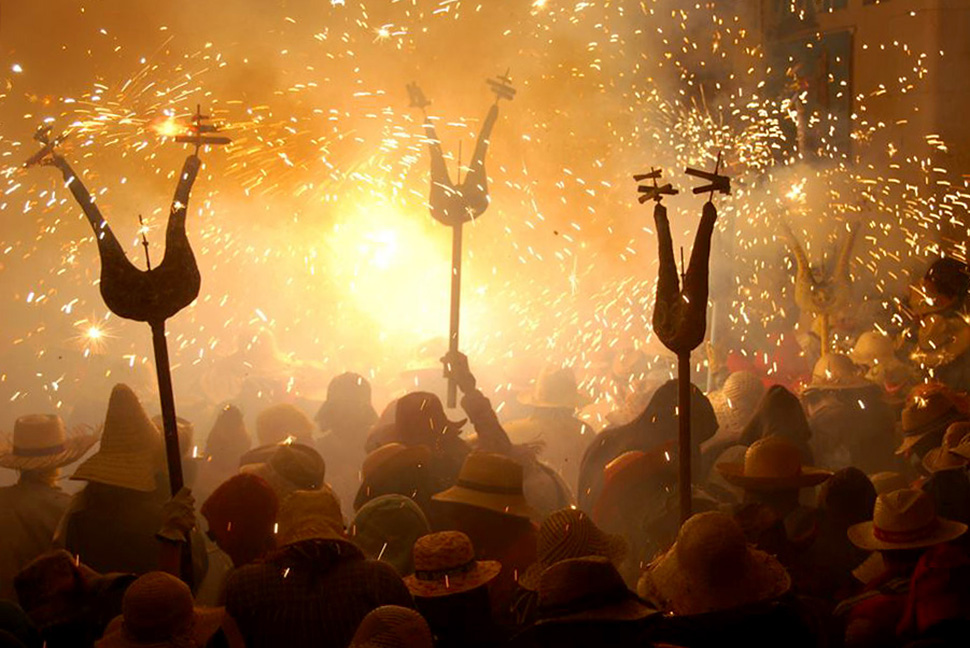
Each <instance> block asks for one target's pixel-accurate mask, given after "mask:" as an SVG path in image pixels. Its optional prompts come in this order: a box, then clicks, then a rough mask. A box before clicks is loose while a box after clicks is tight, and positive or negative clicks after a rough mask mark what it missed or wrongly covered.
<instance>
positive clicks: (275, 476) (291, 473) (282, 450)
mask: <svg viewBox="0 0 970 648" xmlns="http://www.w3.org/2000/svg"><path fill="white" fill-rule="evenodd" d="M265 450H266V454H265V456H263V457H262V459H263V461H262V462H261V463H255V464H246V465H244V466H242V467H241V468H240V470H241V472H245V473H251V474H254V475H258V476H260V477H262V478H263V479H265V480H266V483H268V484H269V485H270V486H271V487H272V489H273V490H274V491H276V496H277V498H279V499H280V500H282V499H283V498H285V497H286V496H287V495H289V494H290V493H292V492H293V491H297V490H318V489H320V488H321V487H323V486H324V485H325V481H324V478H325V476H326V469H327V466H326V464H325V463H324V461H323V457H321V456H320V453H319V452H317V451H316V450H314V449H313V448H311V447H310V446H308V445H303V444H302V443H282V444H280V445H277V446H272V447H270V448H266V449H265ZM250 454H251V453H250Z"/></svg>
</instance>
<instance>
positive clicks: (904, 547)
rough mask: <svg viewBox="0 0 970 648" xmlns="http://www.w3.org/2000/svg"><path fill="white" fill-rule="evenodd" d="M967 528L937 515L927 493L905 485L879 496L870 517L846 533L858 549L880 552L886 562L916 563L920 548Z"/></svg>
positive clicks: (936, 542)
mask: <svg viewBox="0 0 970 648" xmlns="http://www.w3.org/2000/svg"><path fill="white" fill-rule="evenodd" d="M966 530H967V525H966V524H963V523H960V522H955V521H953V520H948V519H945V518H941V517H939V516H938V515H937V512H936V506H935V505H934V502H933V498H932V497H931V496H930V495H928V494H927V493H924V492H923V491H919V490H912V489H908V488H906V489H901V490H897V491H893V492H891V493H887V494H885V495H879V496H878V497H877V498H876V503H875V506H874V507H873V511H872V520H871V521H866V522H860V523H858V524H854V525H852V526H851V527H849V530H848V534H849V540H851V541H852V544H854V545H855V546H857V547H859V548H860V549H865V550H867V551H878V552H880V553H882V554H883V559H884V560H885V562H886V563H887V565H892V564H906V565H909V566H915V564H916V561H917V560H919V556H920V554H921V553H922V552H923V551H925V550H926V549H928V548H930V547H933V546H936V545H938V544H942V543H944V542H949V541H951V540H955V539H957V538H959V537H960V536H962V535H963V534H964V533H965V532H966Z"/></svg>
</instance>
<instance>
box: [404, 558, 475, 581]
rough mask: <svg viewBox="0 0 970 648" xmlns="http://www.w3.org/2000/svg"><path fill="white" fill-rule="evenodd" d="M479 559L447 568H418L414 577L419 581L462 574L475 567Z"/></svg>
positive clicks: (438, 579)
mask: <svg viewBox="0 0 970 648" xmlns="http://www.w3.org/2000/svg"><path fill="white" fill-rule="evenodd" d="M477 564H478V561H477V560H475V559H474V558H472V559H471V560H469V561H468V562H466V563H465V564H463V565H458V566H457V567H446V568H445V569H416V570H414V577H415V578H417V579H418V580H419V581H440V580H444V579H445V578H447V577H449V576H461V575H463V574H467V573H468V572H470V571H472V570H473V569H475V565H477Z"/></svg>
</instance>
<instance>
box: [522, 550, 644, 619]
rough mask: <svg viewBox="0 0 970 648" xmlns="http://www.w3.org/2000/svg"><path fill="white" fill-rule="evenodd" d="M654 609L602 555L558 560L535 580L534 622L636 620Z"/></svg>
mask: <svg viewBox="0 0 970 648" xmlns="http://www.w3.org/2000/svg"><path fill="white" fill-rule="evenodd" d="M656 613H657V611H656V610H655V609H653V608H652V607H650V606H649V605H647V603H646V602H645V601H643V600H641V599H640V598H639V597H638V596H637V595H636V594H634V593H633V592H631V591H630V590H629V589H628V588H627V586H626V583H624V582H623V577H622V576H620V573H619V572H618V571H617V569H616V567H615V566H614V565H613V563H611V562H610V561H609V559H608V558H605V557H603V556H585V557H582V558H570V559H567V560H562V561H560V562H557V563H556V564H554V565H551V566H550V567H549V568H548V569H546V570H545V571H544V572H542V578H541V579H540V581H539V602H538V608H537V614H538V616H539V621H537V622H536V625H549V624H560V623H582V622H595V621H608V622H611V623H615V622H622V621H639V620H640V619H644V618H646V617H648V616H650V615H652V614H656Z"/></svg>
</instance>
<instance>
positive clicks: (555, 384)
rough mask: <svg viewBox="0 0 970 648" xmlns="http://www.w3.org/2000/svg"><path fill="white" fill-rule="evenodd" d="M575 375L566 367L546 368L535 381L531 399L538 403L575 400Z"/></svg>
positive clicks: (564, 402)
mask: <svg viewBox="0 0 970 648" xmlns="http://www.w3.org/2000/svg"><path fill="white" fill-rule="evenodd" d="M576 393H577V387H576V374H574V373H573V370H572V369H570V368H568V367H561V368H560V367H546V368H544V369H543V370H542V371H541V372H540V373H539V377H538V378H537V379H536V384H535V387H534V388H533V398H534V400H535V401H536V402H538V403H550V404H555V403H562V404H563V406H564V407H565V406H566V404H567V403H570V402H572V401H574V400H575V398H576Z"/></svg>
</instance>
